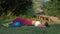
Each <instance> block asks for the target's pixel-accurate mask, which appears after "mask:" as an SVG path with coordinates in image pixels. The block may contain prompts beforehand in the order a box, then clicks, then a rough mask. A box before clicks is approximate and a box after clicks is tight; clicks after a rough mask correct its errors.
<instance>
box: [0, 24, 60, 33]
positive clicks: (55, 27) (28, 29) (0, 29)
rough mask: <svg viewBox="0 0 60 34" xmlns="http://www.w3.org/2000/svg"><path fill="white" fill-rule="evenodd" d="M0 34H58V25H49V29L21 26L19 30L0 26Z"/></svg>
mask: <svg viewBox="0 0 60 34" xmlns="http://www.w3.org/2000/svg"><path fill="white" fill-rule="evenodd" d="M0 34H60V24H58V25H51V26H50V27H49V28H38V27H34V26H22V27H19V28H14V27H8V28H6V27H3V26H0Z"/></svg>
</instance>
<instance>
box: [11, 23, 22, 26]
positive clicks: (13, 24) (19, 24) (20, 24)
mask: <svg viewBox="0 0 60 34" xmlns="http://www.w3.org/2000/svg"><path fill="white" fill-rule="evenodd" d="M11 26H12V27H21V26H22V23H21V22H13V23H12V24H11Z"/></svg>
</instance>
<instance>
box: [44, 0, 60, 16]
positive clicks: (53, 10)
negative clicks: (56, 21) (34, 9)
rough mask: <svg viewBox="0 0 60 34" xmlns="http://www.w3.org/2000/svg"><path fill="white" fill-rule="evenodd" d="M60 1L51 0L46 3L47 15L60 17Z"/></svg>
mask: <svg viewBox="0 0 60 34" xmlns="http://www.w3.org/2000/svg"><path fill="white" fill-rule="evenodd" d="M59 6H60V0H51V1H50V2H46V3H45V10H46V11H47V15H51V16H57V17H60V10H59V9H60V7H59Z"/></svg>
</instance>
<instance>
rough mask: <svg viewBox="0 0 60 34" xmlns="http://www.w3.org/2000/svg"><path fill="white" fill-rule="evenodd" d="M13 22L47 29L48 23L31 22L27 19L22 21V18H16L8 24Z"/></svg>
mask: <svg viewBox="0 0 60 34" xmlns="http://www.w3.org/2000/svg"><path fill="white" fill-rule="evenodd" d="M15 21H19V22H21V23H22V24H23V25H25V26H30V25H33V26H36V27H47V26H48V23H47V22H45V21H44V22H40V21H33V20H28V19H24V18H16V19H14V20H13V21H11V22H10V23H9V24H11V23H13V22H15Z"/></svg>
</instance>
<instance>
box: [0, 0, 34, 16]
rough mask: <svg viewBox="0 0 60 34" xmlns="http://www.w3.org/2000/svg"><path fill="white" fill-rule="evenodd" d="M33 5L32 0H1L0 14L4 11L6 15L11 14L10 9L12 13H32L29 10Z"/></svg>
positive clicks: (17, 14)
mask: <svg viewBox="0 0 60 34" xmlns="http://www.w3.org/2000/svg"><path fill="white" fill-rule="evenodd" d="M32 7H33V3H32V0H0V11H1V14H0V15H2V14H3V13H4V15H7V14H9V13H8V12H9V11H10V12H11V14H12V15H16V16H19V15H21V14H22V15H25V14H27V13H31V12H29V11H30V10H29V9H31V10H33V9H32ZM26 12H27V13H26ZM32 12H33V11H32Z"/></svg>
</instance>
